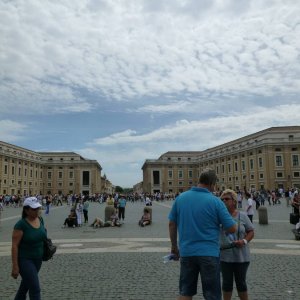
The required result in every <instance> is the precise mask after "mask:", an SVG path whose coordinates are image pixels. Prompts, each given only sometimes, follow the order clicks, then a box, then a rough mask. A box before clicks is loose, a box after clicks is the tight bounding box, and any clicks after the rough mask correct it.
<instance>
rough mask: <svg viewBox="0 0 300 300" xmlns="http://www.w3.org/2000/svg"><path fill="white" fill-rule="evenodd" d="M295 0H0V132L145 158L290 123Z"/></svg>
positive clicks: (298, 61)
mask: <svg viewBox="0 0 300 300" xmlns="http://www.w3.org/2000/svg"><path fill="white" fill-rule="evenodd" d="M299 37H300V4H299V1H295V0H282V1H281V0H274V1H271V0H264V1H261V0H253V1H251V0H215V1H213V0H201V1H199V0H191V1H188V0H59V1H53V0H51V1H50V0H49V1H47V0H43V1H41V0H27V1H22V0H10V1H8V0H2V1H1V2H0V140H2V141H5V142H8V143H12V144H15V145H18V146H21V147H24V148H28V149H31V150H35V151H75V152H77V153H79V154H81V155H82V156H84V157H86V158H90V159H96V160H98V161H99V163H100V164H101V166H102V168H103V171H102V174H104V173H105V174H106V176H107V177H108V179H110V180H111V182H112V183H113V184H115V185H120V186H123V187H130V186H132V185H133V184H135V183H137V182H139V181H141V180H142V171H141V167H142V165H143V163H144V161H145V159H156V158H158V157H159V156H160V155H161V154H163V153H165V152H167V151H179V150H183V151H185V150H204V149H207V148H210V147H212V146H216V145H219V144H221V143H224V142H227V141H231V140H233V139H236V138H239V137H242V136H244V135H247V134H251V133H254V132H256V131H259V130H263V129H266V128H268V127H272V126H286V125H299V124H300V97H299V96H300V56H299V53H300V38H299Z"/></svg>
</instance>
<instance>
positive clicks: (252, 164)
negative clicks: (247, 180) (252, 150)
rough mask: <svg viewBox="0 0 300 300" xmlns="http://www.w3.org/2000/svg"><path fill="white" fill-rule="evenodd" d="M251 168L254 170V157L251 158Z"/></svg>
mask: <svg viewBox="0 0 300 300" xmlns="http://www.w3.org/2000/svg"><path fill="white" fill-rule="evenodd" d="M249 162H250V170H253V168H254V160H253V159H250V161H249Z"/></svg>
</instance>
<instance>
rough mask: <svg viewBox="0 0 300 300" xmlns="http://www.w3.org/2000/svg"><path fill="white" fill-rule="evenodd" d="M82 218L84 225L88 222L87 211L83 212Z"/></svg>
mask: <svg viewBox="0 0 300 300" xmlns="http://www.w3.org/2000/svg"><path fill="white" fill-rule="evenodd" d="M83 216H84V223H88V222H89V216H88V211H87V210H83Z"/></svg>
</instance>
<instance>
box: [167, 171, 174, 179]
mask: <svg viewBox="0 0 300 300" xmlns="http://www.w3.org/2000/svg"><path fill="white" fill-rule="evenodd" d="M168 178H173V171H172V170H169V171H168Z"/></svg>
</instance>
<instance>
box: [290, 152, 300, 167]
mask: <svg viewBox="0 0 300 300" xmlns="http://www.w3.org/2000/svg"><path fill="white" fill-rule="evenodd" d="M292 160H293V167H298V166H299V157H298V155H292Z"/></svg>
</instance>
